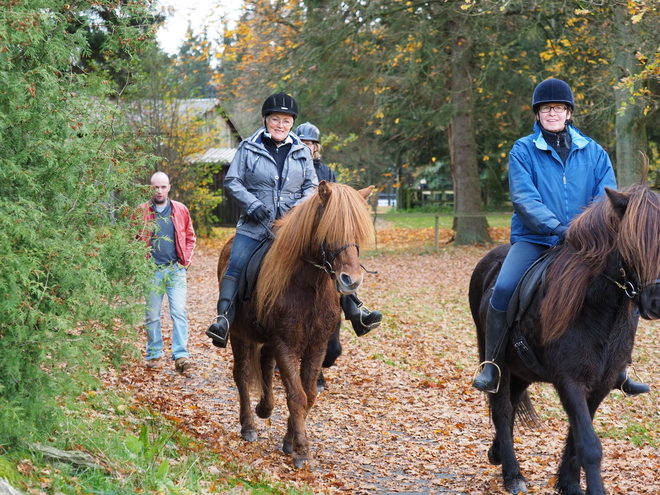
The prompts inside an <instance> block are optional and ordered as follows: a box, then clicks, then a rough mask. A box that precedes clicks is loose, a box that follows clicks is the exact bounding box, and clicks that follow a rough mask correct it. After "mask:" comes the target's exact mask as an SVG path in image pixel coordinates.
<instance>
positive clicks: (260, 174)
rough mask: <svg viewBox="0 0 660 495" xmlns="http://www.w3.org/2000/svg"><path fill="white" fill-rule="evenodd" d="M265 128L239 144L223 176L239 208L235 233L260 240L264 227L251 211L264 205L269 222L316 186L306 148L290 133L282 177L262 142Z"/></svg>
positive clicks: (310, 159) (265, 233)
mask: <svg viewBox="0 0 660 495" xmlns="http://www.w3.org/2000/svg"><path fill="white" fill-rule="evenodd" d="M264 132H265V128H263V127H262V128H261V129H259V130H258V131H257V132H255V133H254V134H253V135H252V136H251V137H250V138H248V139H244V140H243V141H242V142H241V144H239V145H238V150H237V151H236V155H234V159H233V160H232V162H231V165H230V166H229V170H228V171H227V175H226V177H225V182H224V185H225V189H226V190H227V193H228V194H229V195H230V196H231V197H232V198H233V199H234V201H235V202H236V204H237V205H238V206H239V207H240V208H241V210H242V214H241V217H240V218H239V220H238V224H237V225H236V233H238V234H244V235H246V236H248V237H251V238H253V239H257V240H261V239H265V238H266V237H267V236H268V231H267V230H266V227H265V226H264V225H263V224H262V223H261V222H258V221H257V220H255V219H253V218H252V217H250V214H251V213H252V212H253V211H254V210H256V209H257V208H258V207H259V206H261V205H262V204H263V205H266V207H267V208H268V209H269V210H270V212H271V222H272V221H273V220H275V219H276V218H279V217H281V216H282V215H284V214H285V213H286V212H287V211H289V210H290V209H291V208H293V207H294V206H296V205H297V204H298V203H300V202H301V201H303V200H304V199H306V198H308V197H309V196H311V195H312V194H314V191H315V190H316V187H317V186H318V179H317V178H316V172H315V171H314V164H313V163H312V156H311V153H310V151H309V148H308V147H307V146H305V145H304V144H303V143H302V141H301V140H300V139H298V137H297V136H296V135H295V134H293V133H290V134H289V137H288V138H287V140H291V149H290V150H289V153H288V155H287V157H286V160H285V161H284V168H283V169H282V177H281V178H280V177H279V172H278V171H277V164H276V163H275V160H274V159H273V157H272V156H270V153H268V150H267V149H266V147H265V146H264V144H263V143H262V140H261V138H262V135H263V133H264Z"/></svg>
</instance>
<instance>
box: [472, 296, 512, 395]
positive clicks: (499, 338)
mask: <svg viewBox="0 0 660 495" xmlns="http://www.w3.org/2000/svg"><path fill="white" fill-rule="evenodd" d="M507 330H508V327H507V321H506V311H499V310H497V309H495V308H494V307H493V306H492V305H489V306H488V315H487V316H486V349H485V350H486V352H485V358H486V359H485V361H484V362H483V363H481V364H480V365H479V367H480V368H481V373H480V374H479V375H478V376H476V377H475V378H474V380H473V381H472V386H473V387H474V388H476V389H477V390H481V391H482V392H488V393H490V394H496V393H497V392H498V390H499V389H500V378H501V371H500V364H499V363H501V361H502V358H503V357H504V348H505V347H506V346H505V341H506V337H505V336H506V332H507Z"/></svg>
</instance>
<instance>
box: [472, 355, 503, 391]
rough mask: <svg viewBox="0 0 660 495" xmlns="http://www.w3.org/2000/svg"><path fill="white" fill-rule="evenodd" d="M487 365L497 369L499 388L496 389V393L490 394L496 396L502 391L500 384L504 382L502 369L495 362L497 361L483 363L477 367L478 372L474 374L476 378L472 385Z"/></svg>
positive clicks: (473, 379)
mask: <svg viewBox="0 0 660 495" xmlns="http://www.w3.org/2000/svg"><path fill="white" fill-rule="evenodd" d="M487 364H492V365H493V366H495V368H497V386H496V387H495V392H489V393H491V394H496V393H498V392H499V391H500V383H501V382H502V369H501V368H500V366H499V365H498V364H497V363H496V362H495V361H483V362H482V363H480V364H479V366H478V367H477V371H475V372H474V377H473V378H472V383H474V381H475V380H476V379H477V376H479V375H480V374H481V372H482V371H483V370H484V366H485V365H487Z"/></svg>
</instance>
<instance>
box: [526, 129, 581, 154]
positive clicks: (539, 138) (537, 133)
mask: <svg viewBox="0 0 660 495" xmlns="http://www.w3.org/2000/svg"><path fill="white" fill-rule="evenodd" d="M566 128H567V129H568V133H569V134H570V136H571V142H572V143H573V146H575V147H577V148H578V149H582V148H584V147H585V146H586V145H587V144H588V143H589V139H588V138H587V137H586V136H585V135H584V134H582V133H581V132H580V131H579V130H578V129H577V128H575V127H574V126H572V125H568V126H566ZM532 141H533V142H534V145H535V146H536V147H537V148H538V149H540V150H549V149H550V146H549V145H548V143H547V142H546V141H545V138H544V137H543V132H542V131H541V125H540V124H539V123H538V122H534V135H533V138H532Z"/></svg>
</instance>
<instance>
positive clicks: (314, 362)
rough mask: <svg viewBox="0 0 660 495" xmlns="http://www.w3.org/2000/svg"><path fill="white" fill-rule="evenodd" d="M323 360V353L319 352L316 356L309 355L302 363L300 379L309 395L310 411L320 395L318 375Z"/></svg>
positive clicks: (306, 393)
mask: <svg viewBox="0 0 660 495" xmlns="http://www.w3.org/2000/svg"><path fill="white" fill-rule="evenodd" d="M322 362H323V353H317V355H314V356H308V357H306V358H304V359H303V360H302V362H301V363H300V381H301V384H302V387H303V390H304V391H305V395H306V396H307V411H306V412H305V416H307V414H308V413H309V411H310V410H311V409H312V406H313V405H314V402H315V401H316V396H317V395H318V388H317V382H318V380H317V377H318V376H319V374H320V373H321V367H322V366H321V364H322Z"/></svg>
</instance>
